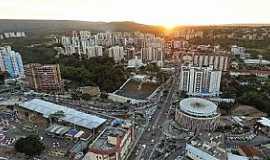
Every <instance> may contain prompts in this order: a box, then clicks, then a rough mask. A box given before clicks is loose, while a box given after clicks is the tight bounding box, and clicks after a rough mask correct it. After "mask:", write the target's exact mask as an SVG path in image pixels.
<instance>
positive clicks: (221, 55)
mask: <svg viewBox="0 0 270 160" xmlns="http://www.w3.org/2000/svg"><path fill="white" fill-rule="evenodd" d="M230 56H231V53H230V52H227V51H224V50H221V49H219V48H218V47H216V46H215V47H212V46H204V45H201V46H198V47H197V48H196V49H183V50H179V51H176V52H175V53H174V58H175V60H176V59H178V61H179V62H180V63H181V64H187V63H188V64H192V65H196V66H200V67H202V66H209V65H212V66H213V67H214V69H215V70H221V71H228V70H229V67H230V65H229V64H230Z"/></svg>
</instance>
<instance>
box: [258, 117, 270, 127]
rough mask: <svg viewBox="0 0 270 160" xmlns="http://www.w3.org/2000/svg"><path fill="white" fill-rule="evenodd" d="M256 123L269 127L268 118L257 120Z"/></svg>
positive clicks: (269, 121)
mask: <svg viewBox="0 0 270 160" xmlns="http://www.w3.org/2000/svg"><path fill="white" fill-rule="evenodd" d="M257 122H259V123H260V124H261V125H264V126H266V127H270V119H268V118H265V117H261V119H260V120H258V121H257Z"/></svg>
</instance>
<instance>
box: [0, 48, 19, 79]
mask: <svg viewBox="0 0 270 160" xmlns="http://www.w3.org/2000/svg"><path fill="white" fill-rule="evenodd" d="M0 69H1V71H2V72H5V71H6V72H7V73H8V77H9V78H23V77H24V68H23V62H22V57H21V55H20V53H18V52H15V51H13V50H12V49H11V47H10V46H5V47H0Z"/></svg>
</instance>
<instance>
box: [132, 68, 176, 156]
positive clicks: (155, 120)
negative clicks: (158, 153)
mask: <svg viewBox="0 0 270 160" xmlns="http://www.w3.org/2000/svg"><path fill="white" fill-rule="evenodd" d="M178 81H179V73H177V74H176V75H174V77H173V80H172V83H171V86H170V88H169V93H168V95H167V97H166V99H165V100H164V101H163V102H161V103H159V104H158V105H159V108H161V109H160V110H157V111H156V113H155V114H154V115H153V116H152V120H151V121H150V122H149V127H148V129H147V130H146V132H145V133H144V135H143V136H142V138H141V139H140V141H139V143H138V148H139V147H140V146H142V145H145V146H146V147H145V149H142V148H141V147H140V148H139V151H138V154H137V155H134V156H133V158H134V157H136V159H137V160H152V159H155V158H156V157H154V152H155V150H156V148H157V146H158V144H159V143H160V141H161V140H162V139H163V138H164V135H163V134H162V130H161V128H160V126H161V124H162V123H163V122H164V121H165V120H166V119H167V118H168V114H167V113H168V111H169V110H170V108H171V107H170V106H171V104H172V100H173V95H174V93H175V91H176V88H177V86H178ZM150 126H152V127H150Z"/></svg>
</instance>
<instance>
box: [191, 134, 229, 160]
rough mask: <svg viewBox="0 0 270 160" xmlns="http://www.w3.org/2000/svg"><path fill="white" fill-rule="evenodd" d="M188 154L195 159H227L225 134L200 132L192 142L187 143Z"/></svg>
mask: <svg viewBox="0 0 270 160" xmlns="http://www.w3.org/2000/svg"><path fill="white" fill-rule="evenodd" d="M186 156H187V157H188V158H190V159H193V160H225V159H227V152H226V150H225V147H224V143H223V136H222V135H218V134H211V133H208V134H200V135H199V136H198V137H196V138H195V139H194V140H192V141H191V142H190V144H186Z"/></svg>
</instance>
